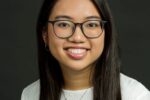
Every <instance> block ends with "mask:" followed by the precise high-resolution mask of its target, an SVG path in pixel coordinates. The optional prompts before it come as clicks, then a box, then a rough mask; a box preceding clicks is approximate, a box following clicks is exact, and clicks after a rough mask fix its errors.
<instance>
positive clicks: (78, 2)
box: [43, 0, 105, 71]
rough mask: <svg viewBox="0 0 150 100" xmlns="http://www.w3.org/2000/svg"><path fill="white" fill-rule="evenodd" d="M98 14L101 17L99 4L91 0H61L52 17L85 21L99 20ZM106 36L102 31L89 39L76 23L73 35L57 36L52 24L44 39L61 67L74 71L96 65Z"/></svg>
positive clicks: (50, 17)
mask: <svg viewBox="0 0 150 100" xmlns="http://www.w3.org/2000/svg"><path fill="white" fill-rule="evenodd" d="M64 16H67V17H64ZM91 16H94V17H91ZM97 17H99V19H101V16H100V14H99V13H98V11H97V9H96V7H95V6H94V4H93V3H92V2H91V1H90V0H58V2H57V3H56V4H55V6H54V8H53V10H52V13H51V15H50V16H49V20H70V21H73V22H76V23H82V22H84V21H87V20H97V19H98V18H97ZM104 36H105V32H104V31H103V33H102V34H101V36H99V37H98V38H94V39H88V38H86V37H85V36H84V35H83V33H82V31H81V29H80V27H79V26H77V27H76V29H75V32H74V34H73V35H72V36H71V37H69V38H67V39H61V38H58V37H56V35H55V34H54V31H53V26H52V24H50V23H49V24H48V30H47V32H44V33H43V39H44V42H45V43H46V44H47V45H48V47H49V51H50V52H51V54H52V55H53V56H54V57H55V59H56V60H57V61H58V62H59V64H60V66H61V68H62V69H69V70H74V71H80V70H83V69H86V68H90V67H93V65H94V62H95V61H96V60H97V59H98V57H100V56H101V54H102V51H103V48H104Z"/></svg>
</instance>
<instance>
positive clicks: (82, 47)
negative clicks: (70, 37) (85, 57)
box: [64, 46, 90, 50]
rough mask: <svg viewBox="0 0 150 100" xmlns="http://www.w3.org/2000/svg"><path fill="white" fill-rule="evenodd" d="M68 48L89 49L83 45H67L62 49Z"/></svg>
mask: <svg viewBox="0 0 150 100" xmlns="http://www.w3.org/2000/svg"><path fill="white" fill-rule="evenodd" d="M69 48H73V49H86V50H90V48H89V47H84V46H68V47H65V48H64V50H67V49H69Z"/></svg>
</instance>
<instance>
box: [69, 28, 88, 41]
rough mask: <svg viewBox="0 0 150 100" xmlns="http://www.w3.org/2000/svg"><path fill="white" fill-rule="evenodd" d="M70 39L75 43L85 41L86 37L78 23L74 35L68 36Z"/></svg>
mask: <svg viewBox="0 0 150 100" xmlns="http://www.w3.org/2000/svg"><path fill="white" fill-rule="evenodd" d="M68 40H69V41H70V42H74V43H84V42H85V40H86V37H85V36H84V34H83V32H82V29H81V25H77V26H76V27H75V31H74V33H73V35H72V36H71V37H70V38H68Z"/></svg>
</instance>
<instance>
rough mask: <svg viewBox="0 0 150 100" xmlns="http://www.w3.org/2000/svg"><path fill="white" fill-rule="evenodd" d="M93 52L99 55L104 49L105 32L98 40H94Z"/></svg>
mask: <svg viewBox="0 0 150 100" xmlns="http://www.w3.org/2000/svg"><path fill="white" fill-rule="evenodd" d="M92 48H93V53H94V55H95V56H97V57H99V56H100V55H101V54H102V52H103V49H104V34H103V35H102V36H101V37H99V38H98V39H97V40H95V41H92Z"/></svg>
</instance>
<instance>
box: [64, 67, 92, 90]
mask: <svg viewBox="0 0 150 100" xmlns="http://www.w3.org/2000/svg"><path fill="white" fill-rule="evenodd" d="M62 72H63V77H64V82H65V85H64V87H63V88H64V89H67V90H80V89H86V88H89V87H91V86H92V81H91V78H92V76H91V75H92V72H91V67H87V68H85V69H83V70H80V71H77V70H70V69H64V68H63V69H62Z"/></svg>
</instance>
